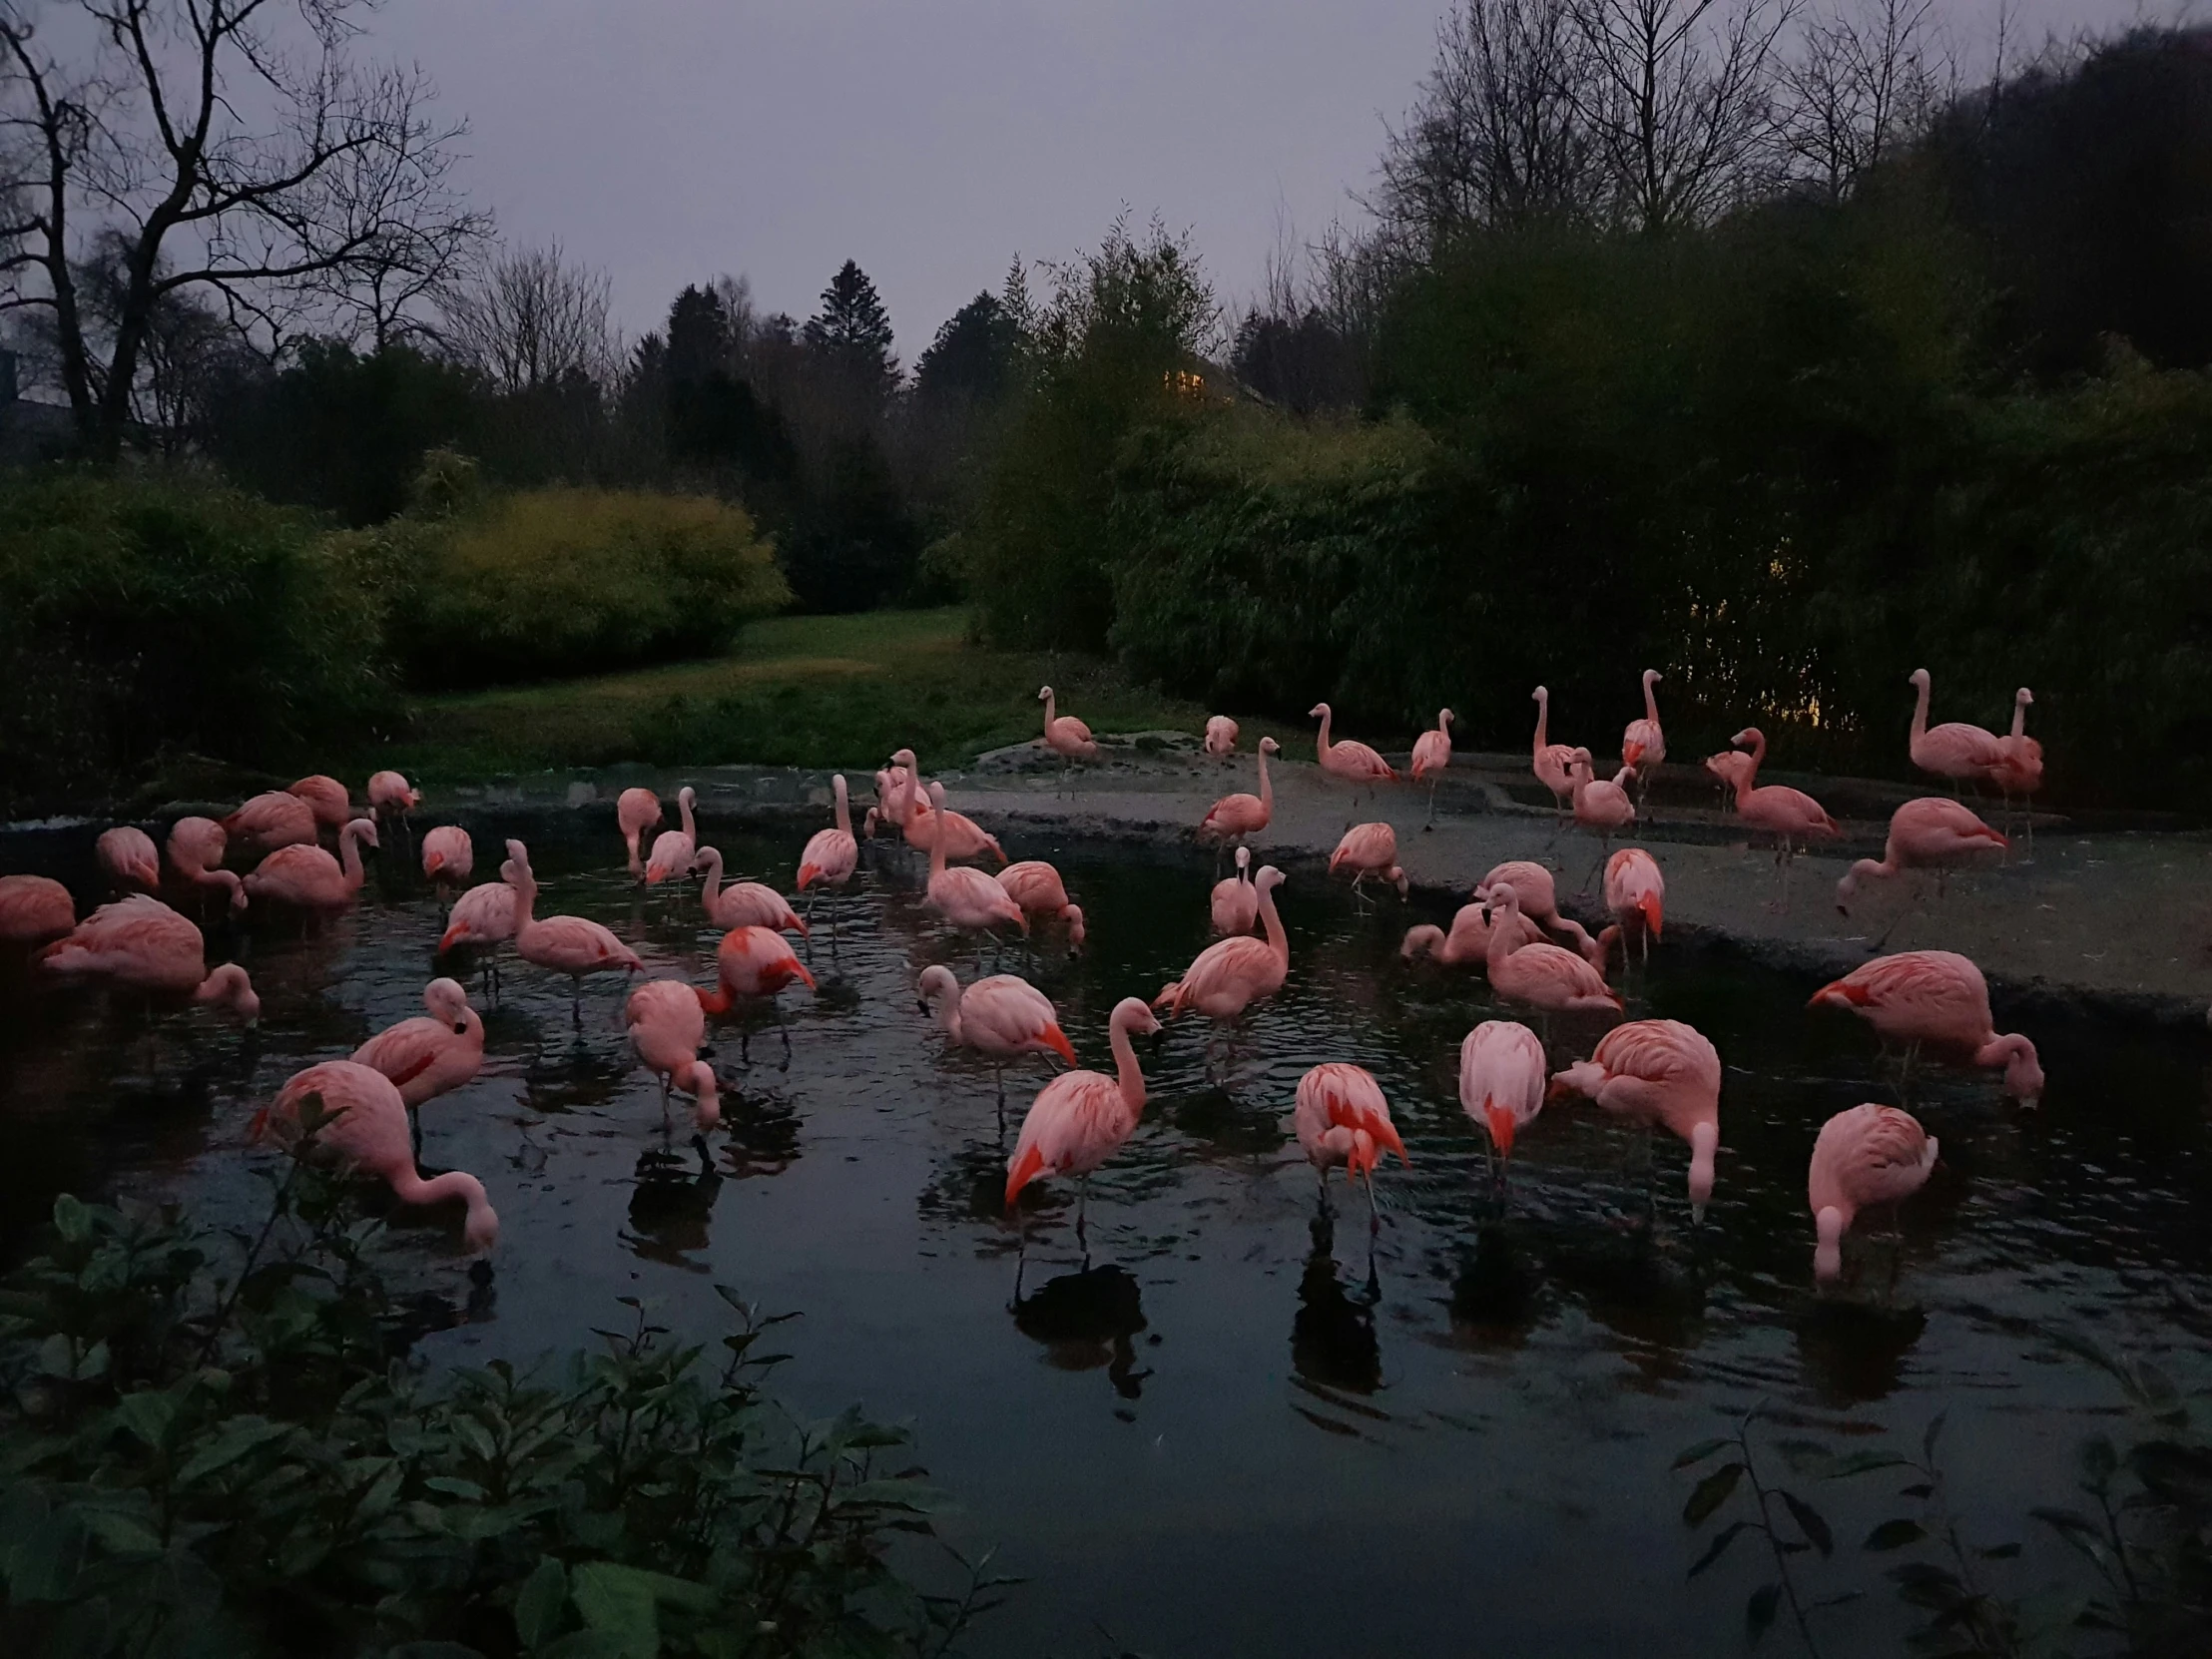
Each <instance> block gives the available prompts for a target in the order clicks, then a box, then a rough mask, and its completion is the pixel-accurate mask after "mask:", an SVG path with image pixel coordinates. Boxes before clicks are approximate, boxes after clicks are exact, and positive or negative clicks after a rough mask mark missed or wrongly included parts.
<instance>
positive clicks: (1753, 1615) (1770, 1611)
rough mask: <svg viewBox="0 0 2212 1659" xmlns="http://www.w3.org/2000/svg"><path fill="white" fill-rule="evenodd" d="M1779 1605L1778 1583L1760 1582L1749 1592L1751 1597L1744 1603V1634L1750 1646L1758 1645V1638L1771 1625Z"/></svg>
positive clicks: (1780, 1588)
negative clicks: (1760, 1583)
mask: <svg viewBox="0 0 2212 1659" xmlns="http://www.w3.org/2000/svg"><path fill="white" fill-rule="evenodd" d="M1781 1605H1782V1586H1781V1585H1779V1584H1762V1585H1760V1586H1759V1588H1758V1589H1756V1590H1754V1591H1752V1592H1751V1599H1750V1600H1749V1601H1747V1602H1745V1603H1744V1635H1745V1636H1746V1637H1747V1638H1749V1640H1750V1642H1751V1644H1752V1646H1754V1647H1757V1646H1758V1645H1759V1638H1760V1637H1762V1636H1764V1635H1765V1634H1766V1633H1767V1631H1768V1629H1769V1627H1771V1626H1772V1625H1773V1623H1774V1615H1775V1612H1776V1610H1777V1609H1778V1608H1780V1607H1781Z"/></svg>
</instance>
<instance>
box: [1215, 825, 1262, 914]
mask: <svg viewBox="0 0 2212 1659" xmlns="http://www.w3.org/2000/svg"><path fill="white" fill-rule="evenodd" d="M1212 910H1213V918H1214V931H1215V932H1217V933H1249V932H1251V931H1252V929H1253V928H1254V927H1255V926H1257V925H1258V924H1259V920H1260V894H1259V892H1258V890H1257V889H1255V888H1254V886H1253V885H1252V848H1251V847H1249V846H1240V847H1238V848H1237V873H1236V874H1234V875H1232V876H1229V877H1227V878H1226V879H1224V880H1220V881H1216V882H1215V883H1214V896H1213V903H1212Z"/></svg>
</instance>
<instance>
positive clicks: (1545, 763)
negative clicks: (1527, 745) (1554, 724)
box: [1531, 686, 1574, 815]
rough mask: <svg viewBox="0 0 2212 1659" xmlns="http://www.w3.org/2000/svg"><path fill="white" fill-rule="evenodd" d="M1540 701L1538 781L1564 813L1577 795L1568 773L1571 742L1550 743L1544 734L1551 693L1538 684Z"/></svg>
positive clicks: (1537, 699)
mask: <svg viewBox="0 0 2212 1659" xmlns="http://www.w3.org/2000/svg"><path fill="white" fill-rule="evenodd" d="M1532 696H1533V699H1534V701H1535V704H1536V742H1535V746H1534V748H1533V749H1532V751H1531V755H1532V758H1533V762H1534V766H1533V770H1534V772H1535V774H1536V782H1537V783H1539V784H1541V785H1543V787H1544V788H1545V789H1547V790H1549V791H1550V792H1551V804H1552V806H1553V807H1555V808H1557V809H1558V811H1559V812H1560V813H1561V814H1562V815H1564V814H1565V812H1566V810H1567V807H1568V805H1569V803H1570V802H1571V801H1572V800H1573V798H1574V780H1573V779H1572V778H1571V777H1569V776H1568V770H1569V769H1568V763H1569V762H1570V761H1572V760H1573V759H1574V747H1573V745H1571V744H1564V743H1549V742H1546V741H1545V737H1544V734H1545V733H1546V732H1547V731H1548V730H1549V729H1550V725H1551V693H1550V692H1549V691H1548V690H1546V689H1545V688H1544V687H1542V686H1538V687H1537V688H1536V690H1535V692H1534V693H1533V694H1532Z"/></svg>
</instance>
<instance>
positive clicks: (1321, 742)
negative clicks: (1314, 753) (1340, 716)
mask: <svg viewBox="0 0 2212 1659" xmlns="http://www.w3.org/2000/svg"><path fill="white" fill-rule="evenodd" d="M1335 717H1336V711H1335V710H1334V709H1332V708H1330V706H1329V705H1328V704H1326V703H1324V704H1323V705H1322V706H1321V736H1320V737H1319V738H1317V739H1316V740H1315V747H1316V749H1317V750H1318V751H1319V752H1320V755H1321V758H1322V759H1323V760H1325V761H1326V760H1328V759H1329V750H1330V742H1329V723H1330V721H1331V720H1333V719H1334V718H1335Z"/></svg>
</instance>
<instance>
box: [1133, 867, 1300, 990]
mask: <svg viewBox="0 0 2212 1659" xmlns="http://www.w3.org/2000/svg"><path fill="white" fill-rule="evenodd" d="M1252 884H1253V889H1254V891H1255V893H1256V894H1257V895H1258V902H1259V906H1260V923H1261V925H1262V926H1263V927H1265V928H1266V929H1267V937H1265V938H1261V939H1256V938H1253V937H1252V936H1251V935H1250V934H1244V935H1241V936H1239V937H1237V938H1233V939H1217V940H1215V941H1214V942H1213V943H1212V944H1210V945H1208V946H1207V947H1206V948H1205V949H1204V950H1201V951H1200V952H1199V953H1198V955H1197V957H1196V958H1195V959H1194V960H1193V961H1192V963H1191V965H1190V966H1189V967H1188V968H1187V969H1185V970H1184V973H1183V977H1182V978H1180V979H1177V980H1172V981H1170V982H1169V983H1168V984H1166V985H1163V986H1162V987H1161V988H1160V994H1159V995H1158V996H1156V997H1154V998H1153V999H1152V1005H1153V1006H1154V1007H1155V1008H1164V1009H1166V1010H1167V1016H1168V1018H1170V1019H1173V1018H1175V1017H1176V1016H1177V1015H1178V1014H1180V1013H1182V1011H1183V1010H1184V1009H1185V1008H1195V1009H1197V1010H1198V1012H1200V1013H1202V1014H1204V1015H1205V1016H1206V1017H1207V1018H1208V1019H1210V1020H1212V1021H1214V1022H1215V1023H1216V1024H1217V1025H1226V1024H1228V1023H1229V1022H1230V1021H1232V1020H1235V1019H1239V1018H1241V1017H1243V1014H1244V1011H1245V1010H1246V1009H1247V1008H1249V1007H1250V1006H1252V1004H1253V1003H1255V1002H1257V1001H1259V1000H1260V999H1261V998H1263V997H1269V996H1273V995H1274V994H1275V993H1276V992H1277V991H1279V990H1281V989H1282V988H1283V981H1284V980H1285V979H1286V978H1288V977H1289V975H1290V971H1291V939H1290V935H1289V934H1288V933H1286V932H1285V931H1284V930H1283V918H1282V917H1281V916H1280V915H1278V914H1277V913H1276V909H1275V889H1276V888H1277V887H1280V886H1281V885H1282V884H1283V872H1282V871H1281V870H1279V869H1277V868H1276V867H1275V866H1274V865H1273V864H1268V865H1266V866H1264V867H1263V868H1262V869H1261V871H1260V873H1259V875H1258V876H1256V877H1255V878H1254V880H1253V883H1252Z"/></svg>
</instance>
